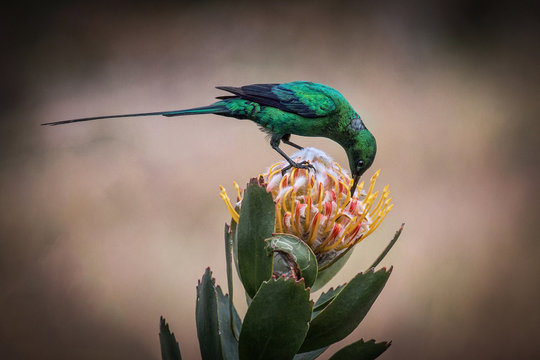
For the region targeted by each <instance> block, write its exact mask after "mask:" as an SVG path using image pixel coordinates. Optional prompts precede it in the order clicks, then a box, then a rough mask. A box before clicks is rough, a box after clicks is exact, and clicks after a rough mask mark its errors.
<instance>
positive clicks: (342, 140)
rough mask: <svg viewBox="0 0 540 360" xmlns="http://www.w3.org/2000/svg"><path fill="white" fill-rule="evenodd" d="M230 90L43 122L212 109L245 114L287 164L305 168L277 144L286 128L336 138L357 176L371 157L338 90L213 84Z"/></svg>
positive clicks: (369, 141) (367, 140) (303, 84)
mask: <svg viewBox="0 0 540 360" xmlns="http://www.w3.org/2000/svg"><path fill="white" fill-rule="evenodd" d="M218 89H221V90H225V91H228V92H230V93H231V94H232V95H228V96H221V97H219V98H218V99H220V101H218V102H216V103H214V104H212V105H209V106H204V107H200V108H193V109H186V110H176V111H161V112H151V113H141V114H127V115H110V116H99V117H90V118H82V119H73V120H66V121H59V122H54V123H48V124H47V125H59V124H66V123H71V122H79V121H89V120H97V119H105V118H115V117H132V116H149V115H163V116H180V115H196V114H216V115H222V116H228V117H234V118H237V119H248V120H252V121H254V122H255V123H257V124H259V125H260V126H261V128H263V129H264V130H265V131H266V132H268V133H269V134H271V136H272V139H271V145H272V147H273V148H274V149H275V150H277V151H278V152H279V153H280V154H281V155H283V156H284V157H285V159H287V161H289V163H290V164H291V166H295V167H302V168H306V167H309V165H308V164H296V163H294V162H293V161H292V160H291V159H290V158H289V157H288V156H287V155H286V154H285V153H284V152H283V151H282V150H281V149H280V148H279V144H280V141H283V142H285V143H287V144H290V145H292V146H295V147H297V148H300V147H299V146H298V145H296V144H294V143H291V142H290V141H289V137H290V135H291V134H295V135H301V136H320V137H326V138H329V139H332V140H334V141H336V142H337V143H338V144H340V145H341V146H342V147H343V148H344V149H345V151H346V153H347V157H348V159H349V166H350V168H351V172H352V174H353V176H354V178H355V184H354V185H353V188H352V189H354V188H356V186H355V185H356V182H358V179H359V177H360V175H361V174H363V173H364V172H365V171H366V170H367V169H368V168H369V167H370V166H371V164H372V163H373V160H374V158H375V153H376V150H377V146H376V142H375V138H374V137H373V135H372V134H371V133H370V132H369V131H368V130H367V129H366V127H365V126H364V123H363V122H362V120H361V119H360V116H359V115H358V114H357V113H356V111H354V109H353V108H352V107H351V106H350V105H349V103H348V102H347V100H346V99H345V98H344V97H343V95H341V94H340V93H339V92H338V91H337V90H335V89H332V88H331V87H328V86H326V85H321V84H316V83H312V82H307V81H295V82H291V83H286V84H254V85H247V86H242V87H239V88H236V87H218Z"/></svg>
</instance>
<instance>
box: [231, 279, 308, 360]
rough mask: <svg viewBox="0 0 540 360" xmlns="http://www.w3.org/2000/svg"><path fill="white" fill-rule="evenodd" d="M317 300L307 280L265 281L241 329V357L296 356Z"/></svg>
mask: <svg viewBox="0 0 540 360" xmlns="http://www.w3.org/2000/svg"><path fill="white" fill-rule="evenodd" d="M312 306H313V303H312V302H311V301H310V300H309V291H308V290H307V289H306V288H305V286H304V283H303V281H299V282H296V281H295V280H294V279H293V278H284V277H280V278H278V279H274V278H272V279H270V280H268V281H265V282H263V283H262V285H261V287H260V289H259V291H258V292H257V294H256V295H255V297H254V298H253V302H252V303H251V305H250V306H249V308H248V310H247V313H246V316H245V317H244V323H243V325H242V332H241V333H240V342H239V352H240V359H244V360H250V359H292V358H293V357H294V354H296V352H297V350H298V348H300V345H301V344H302V341H303V340H304V337H305V335H306V332H307V329H308V324H309V320H310V318H311V309H312Z"/></svg>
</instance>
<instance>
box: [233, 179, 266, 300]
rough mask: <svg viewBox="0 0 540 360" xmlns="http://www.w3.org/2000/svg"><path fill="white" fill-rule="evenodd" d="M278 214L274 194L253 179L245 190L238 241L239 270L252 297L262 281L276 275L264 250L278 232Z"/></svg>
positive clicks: (237, 230)
mask: <svg viewBox="0 0 540 360" xmlns="http://www.w3.org/2000/svg"><path fill="white" fill-rule="evenodd" d="M275 216H276V214H275V204H274V201H273V200H272V194H270V193H268V192H266V189H265V188H264V187H263V186H261V185H259V184H258V182H257V179H251V181H250V183H249V184H248V186H247V188H246V191H244V197H243V199H242V208H241V209H240V220H239V222H238V227H237V229H236V234H237V239H236V242H235V245H236V246H237V253H238V272H239V275H240V279H241V280H242V284H243V285H244V288H245V290H246V292H247V293H248V295H249V296H250V297H251V298H253V296H255V294H256V293H257V290H258V289H259V286H260V285H261V283H262V282H263V281H265V280H268V279H269V278H270V277H271V276H272V257H271V256H268V254H267V252H266V251H265V249H264V247H265V242H264V239H266V238H269V237H270V236H271V235H272V232H273V231H274V222H275Z"/></svg>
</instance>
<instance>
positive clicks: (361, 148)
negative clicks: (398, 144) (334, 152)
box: [346, 128, 377, 196]
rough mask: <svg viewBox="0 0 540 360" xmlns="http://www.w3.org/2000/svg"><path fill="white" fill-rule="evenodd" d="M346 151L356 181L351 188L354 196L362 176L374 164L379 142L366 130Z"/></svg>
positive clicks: (360, 133)
mask: <svg viewBox="0 0 540 360" xmlns="http://www.w3.org/2000/svg"><path fill="white" fill-rule="evenodd" d="M346 151H347V157H348V158H349V166H350V168H351V173H352V177H353V179H354V182H353V185H352V187H351V196H352V195H354V191H355V190H356V185H357V184H358V180H360V176H361V175H362V174H363V173H364V172H365V171H366V170H367V169H369V167H370V166H371V164H373V160H374V159H375V154H376V152H377V142H376V141H375V137H374V136H373V135H372V134H371V133H370V132H369V130H368V129H366V128H364V129H362V130H361V131H359V132H358V134H357V135H356V137H355V139H354V141H353V142H352V144H351V146H349V147H348V149H347V150H346Z"/></svg>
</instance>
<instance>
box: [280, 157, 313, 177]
mask: <svg viewBox="0 0 540 360" xmlns="http://www.w3.org/2000/svg"><path fill="white" fill-rule="evenodd" d="M293 167H295V168H297V169H307V170H308V171H309V169H313V171H315V167H313V165H311V164H310V163H309V161H307V160H304V161H301V162H294V161H293V162H292V163H290V164H289V165H287V166H285V167H284V168H283V169H281V176H283V175H285V173H286V172H287V170H289V169H291V168H293Z"/></svg>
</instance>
